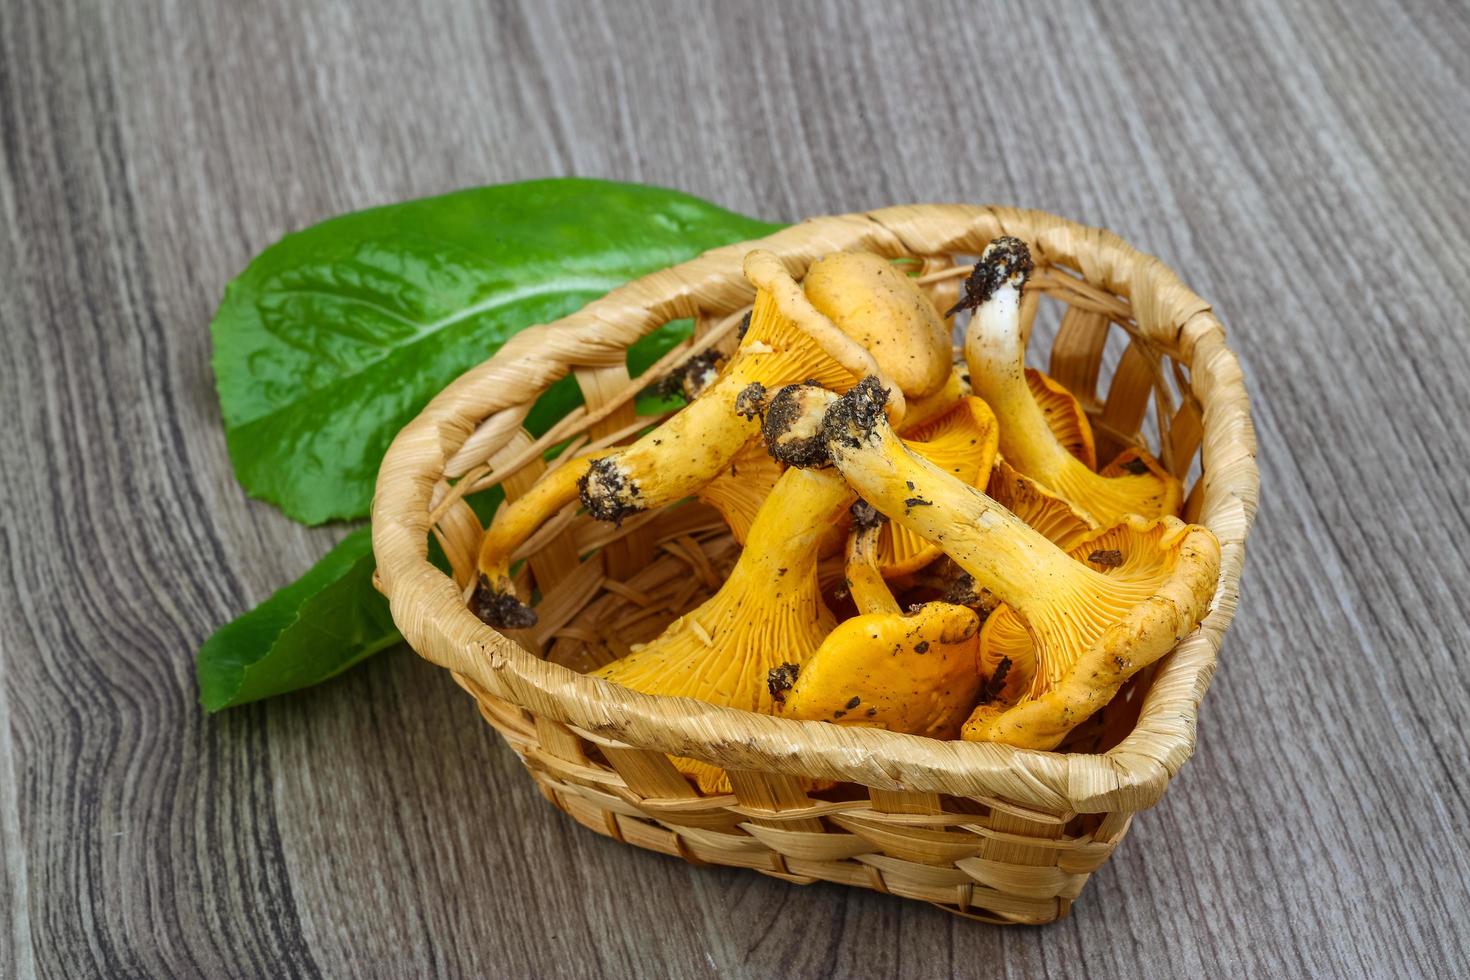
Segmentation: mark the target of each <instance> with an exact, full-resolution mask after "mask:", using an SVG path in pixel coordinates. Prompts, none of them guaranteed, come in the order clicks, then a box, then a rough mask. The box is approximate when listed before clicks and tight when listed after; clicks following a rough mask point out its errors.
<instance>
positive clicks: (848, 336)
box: [474, 249, 948, 626]
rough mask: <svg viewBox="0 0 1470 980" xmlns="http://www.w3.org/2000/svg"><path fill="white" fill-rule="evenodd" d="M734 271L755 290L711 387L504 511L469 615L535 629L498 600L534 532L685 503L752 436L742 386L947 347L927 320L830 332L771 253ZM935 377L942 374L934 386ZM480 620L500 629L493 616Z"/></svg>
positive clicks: (842, 377)
mask: <svg viewBox="0 0 1470 980" xmlns="http://www.w3.org/2000/svg"><path fill="white" fill-rule="evenodd" d="M744 269H745V276H746V278H747V279H749V280H750V282H751V283H752V284H753V285H755V287H756V298H755V305H754V307H753V308H752V310H751V317H750V324H749V326H748V327H747V329H746V331H745V335H744V337H742V338H741V341H740V345H739V347H737V348H736V350H735V353H734V354H733V355H731V357H730V359H729V360H728V361H727V362H726V363H725V365H724V366H723V368H721V369H720V371H719V373H718V375H717V376H716V377H715V379H714V380H713V381H712V382H710V383H708V384H707V385H706V386H705V387H704V388H703V390H702V391H700V393H699V395H698V396H697V397H696V398H695V399H694V400H693V401H691V402H690V403H689V404H688V405H687V406H685V407H684V409H683V410H681V411H680V412H678V413H677V414H675V415H674V416H673V417H672V418H670V419H669V420H668V421H667V422H665V423H664V424H663V425H660V426H659V427H658V428H656V429H654V430H653V431H651V432H648V433H647V434H645V435H644V436H642V437H641V438H640V439H638V440H637V441H636V442H634V443H633V444H632V445H630V446H625V447H620V448H617V449H613V450H608V451H603V452H600V453H595V454H590V455H588V456H585V457H582V458H580V459H576V460H573V461H571V462H569V463H567V464H566V465H564V466H563V467H561V468H560V469H558V470H557V471H556V473H554V474H552V478H551V479H549V480H548V481H546V483H545V486H540V485H538V487H537V488H533V490H532V491H531V492H529V493H527V494H526V495H524V496H522V497H520V498H518V499H517V500H515V501H513V502H512V503H510V504H508V505H506V506H505V507H503V508H502V509H501V511H500V512H499V513H498V514H496V516H495V520H494V521H493V522H492V523H491V526H490V528H489V530H488V531H486V533H485V538H484V540H483V542H482V543H481V546H480V560H479V568H480V579H481V581H480V585H479V587H478V589H477V592H476V595H477V597H478V598H477V600H476V601H475V603H474V606H475V608H476V609H477V611H479V610H485V611H491V612H495V611H503V612H508V613H513V614H514V617H515V619H516V621H517V622H523V621H525V620H526V619H530V621H531V622H534V618H533V617H534V614H533V613H529V611H528V610H527V608H526V607H525V606H523V605H520V604H518V602H514V603H513V602H508V601H507V599H506V597H510V598H511V599H514V588H513V586H512V584H511V580H510V574H509V572H510V562H511V557H512V555H513V554H514V553H515V550H516V548H518V547H520V545H521V544H522V543H523V542H524V541H525V540H526V539H527V538H528V537H529V536H530V535H531V534H532V533H533V532H534V531H535V529H536V528H538V527H540V526H541V525H542V524H543V523H544V522H545V521H546V520H547V519H548V518H549V517H551V516H552V515H553V514H555V513H556V512H557V511H558V510H560V509H561V508H563V507H565V506H566V505H568V504H570V503H571V502H572V500H573V499H575V498H576V497H578V496H580V498H581V500H582V503H583V505H584V506H586V508H587V510H588V512H589V513H590V514H591V515H592V516H593V517H596V518H598V519H599V520H610V521H617V520H621V519H622V518H624V517H626V516H628V515H629V514H633V513H637V512H638V511H641V510H646V509H648V508H650V507H658V506H662V505H663V504H666V503H670V502H672V501H674V500H678V499H679V498H681V497H686V496H689V495H690V494H692V493H694V492H695V491H696V490H698V489H699V488H700V487H701V486H704V485H705V484H706V483H708V482H709V481H710V480H711V479H713V478H714V477H715V476H716V475H717V474H719V473H720V472H721V471H722V470H724V469H725V468H726V467H727V466H728V465H729V464H730V462H731V460H732V459H733V458H734V457H735V456H736V454H737V453H738V452H739V451H740V449H741V447H742V446H745V445H746V444H747V442H748V440H749V438H750V437H751V436H752V435H754V434H755V430H756V424H755V419H756V417H757V416H758V414H759V409H760V400H759V399H751V398H749V396H748V394H747V398H746V399H744V400H742V398H741V395H742V394H743V393H748V392H749V391H750V390H752V387H751V386H752V385H755V386H756V389H755V390H757V391H758V390H759V389H760V387H761V386H770V387H772V388H775V387H776V386H778V385H783V384H789V383H794V382H797V381H804V380H813V381H816V382H817V383H819V384H822V385H825V386H826V387H828V388H832V389H834V390H837V391H845V390H847V389H848V388H849V387H851V386H852V385H853V384H854V383H856V381H857V380H858V379H859V378H861V377H863V376H865V375H868V374H877V375H879V376H881V377H884V378H887V377H888V373H887V368H888V366H895V367H903V368H908V367H909V366H910V361H911V359H917V360H918V361H921V362H924V363H927V362H928V360H930V359H932V358H930V357H929V355H928V354H927V353H925V352H926V351H927V349H928V348H929V347H930V346H933V345H934V344H935V343H938V344H940V345H941V349H942V350H943V351H945V352H947V351H948V340H947V338H945V337H939V338H938V339H937V340H936V338H935V336H934V334H933V325H932V323H930V322H929V321H928V320H927V319H925V318H924V317H921V316H916V315H915V316H907V317H901V316H893V317H888V318H886V319H883V320H882V321H881V322H874V321H873V320H871V319H869V318H868V315H867V314H865V313H864V311H862V310H860V309H844V310H843V311H842V313H843V320H842V322H841V323H834V322H833V321H832V320H830V319H828V318H827V317H826V316H825V315H823V314H822V313H821V312H819V311H818V310H817V309H816V308H815V307H814V306H813V305H812V303H811V302H810V301H809V300H808V299H807V297H806V295H805V293H803V291H802V288H801V286H799V285H798V284H797V283H796V281H795V280H794V279H793V278H792V277H791V274H790V273H789V272H788V271H787V269H786V267H785V266H784V265H783V264H782V263H781V261H780V260H779V259H778V258H777V257H776V256H775V255H773V254H772V253H770V252H767V251H764V250H760V249H757V250H755V251H752V252H751V253H750V254H748V255H747V256H746V257H745V265H744ZM894 275H897V273H894ZM900 279H903V277H901V276H900ZM845 281H846V282H847V283H848V284H849V286H850V288H852V289H853V290H856V291H861V290H862V289H865V288H866V289H869V290H871V291H877V290H879V289H880V288H886V287H884V286H883V284H882V283H879V284H877V285H874V284H873V283H870V282H866V281H865V280H864V279H863V277H862V276H860V275H856V274H849V275H847V276H846V280H845ZM904 282H905V283H906V282H907V280H904ZM914 288H915V289H916V288H917V287H914ZM920 298H921V299H923V297H922V295H920ZM925 302H926V303H927V302H928V301H927V300H925ZM880 305H881V304H880ZM931 311H932V307H931ZM856 337H860V338H862V340H863V341H864V342H874V341H881V344H879V345H878V346H877V347H876V348H875V349H877V350H881V351H882V356H877V357H875V355H874V354H873V353H870V352H869V351H868V350H867V349H866V348H865V347H864V346H863V344H862V343H860V342H859V341H858V340H857V339H854V338H856ZM944 357H947V354H942V355H941V358H944ZM916 376H917V377H919V378H920V381H922V382H923V386H924V387H923V390H926V391H927V390H930V387H931V386H930V383H929V381H928V378H927V376H922V375H921V374H920V375H916ZM943 380H944V379H943V377H942V376H941V377H940V378H939V379H938V384H934V385H932V387H935V388H937V387H938V386H939V384H942V383H943ZM898 390H899V391H902V389H901V388H900V389H898ZM902 403H903V398H902V395H901V394H895V405H894V411H895V413H896V414H898V415H901V414H902V411H903V409H902ZM486 621H487V622H489V623H490V625H492V626H506V625H508V622H506V621H504V620H503V619H500V620H497V619H496V618H493V617H492V618H490V619H487V620H486Z"/></svg>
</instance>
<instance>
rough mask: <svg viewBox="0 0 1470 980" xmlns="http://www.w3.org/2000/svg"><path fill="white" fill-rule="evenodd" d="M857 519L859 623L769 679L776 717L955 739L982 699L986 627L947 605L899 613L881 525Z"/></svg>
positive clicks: (851, 554)
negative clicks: (882, 551)
mask: <svg viewBox="0 0 1470 980" xmlns="http://www.w3.org/2000/svg"><path fill="white" fill-rule="evenodd" d="M853 509H854V519H855V526H854V529H853V533H852V536H851V538H849V545H848V561H847V579H848V587H849V589H850V591H851V593H852V598H853V601H854V602H855V603H856V605H857V608H858V613H859V615H857V616H854V617H853V618H851V619H848V620H844V621H843V622H842V623H839V624H838V626H837V628H836V629H834V630H833V631H832V632H831V633H829V634H828V635H827V638H826V639H825V640H823V641H822V645H821V646H820V647H819V648H818V649H817V651H816V653H814V654H813V655H812V656H811V659H809V660H808V661H807V662H806V664H805V665H802V666H798V665H796V664H790V663H785V664H782V665H781V666H780V667H778V668H776V669H775V670H773V671H772V672H771V675H770V678H769V679H768V683H769V685H770V687H771V693H772V695H773V696H774V697H776V699H777V700H778V701H779V702H781V705H780V707H779V708H778V709H777V713H778V714H781V715H784V716H785V717H787V718H796V719H802V720H808V721H829V722H833V723H835V724H847V725H860V726H864V727H869V728H884V729H887V730H888V731H892V732H905V733H907V734H910V735H927V736H930V737H931V738H946V739H948V738H957V737H958V736H959V734H960V727H961V726H962V725H963V724H964V722H965V719H966V717H967V716H968V715H969V714H970V710H971V708H972V707H973V706H974V704H975V698H976V695H977V694H978V692H979V690H980V679H981V678H980V671H979V667H978V664H977V662H976V653H977V648H978V645H979V643H978V641H979V630H980V618H979V617H978V616H977V615H975V613H974V611H973V610H970V609H966V608H965V607H964V606H959V605H953V604H950V603H947V602H926V603H924V604H923V605H921V606H917V607H915V608H913V609H912V610H911V611H910V612H909V614H907V615H905V614H904V613H902V612H900V610H899V607H898V602H897V601H896V600H895V599H894V598H893V593H892V592H890V591H889V589H888V584H887V582H885V581H884V579H883V576H882V574H881V573H880V571H879V568H878V556H877V548H876V545H877V541H878V532H879V531H880V530H881V527H882V517H881V515H880V514H878V513H877V512H876V511H874V510H873V509H872V508H871V507H869V506H868V505H867V504H865V503H864V502H862V501H859V502H858V503H857V504H854V505H853ZM787 688H789V690H786V689H787Z"/></svg>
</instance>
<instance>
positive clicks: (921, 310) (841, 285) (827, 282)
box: [802, 252, 950, 397]
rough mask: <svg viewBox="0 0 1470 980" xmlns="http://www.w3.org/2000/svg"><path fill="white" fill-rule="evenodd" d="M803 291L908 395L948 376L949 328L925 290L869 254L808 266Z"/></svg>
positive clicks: (926, 391)
mask: <svg viewBox="0 0 1470 980" xmlns="http://www.w3.org/2000/svg"><path fill="white" fill-rule="evenodd" d="M802 289H803V291H804V292H805V293H806V296H807V299H809V300H810V301H811V304H812V306H814V307H816V308H817V309H818V310H820V311H821V312H822V313H824V314H826V316H827V317H828V318H829V319H830V320H831V321H832V322H833V323H835V324H836V325H837V327H838V329H840V330H841V331H842V332H843V333H845V334H847V335H848V336H849V337H851V338H852V339H853V340H855V341H857V342H858V343H859V344H861V345H862V346H863V347H864V348H866V349H867V350H868V351H869V352H870V353H872V355H873V358H874V360H876V361H877V362H878V368H879V370H880V371H881V372H882V373H883V374H884V375H885V376H886V377H887V378H888V379H889V380H891V381H892V382H893V383H894V384H896V385H898V387H899V389H900V390H901V391H902V392H903V393H904V394H905V395H907V396H914V397H921V396H924V395H930V394H933V393H934V392H936V391H938V390H940V389H941V388H942V387H943V386H944V383H945V381H946V379H947V378H948V377H949V370H950V355H949V350H950V341H949V336H950V335H949V327H948V326H947V325H946V324H945V322H944V320H943V318H941V317H940V315H939V311H938V310H936V309H935V308H934V304H933V303H931V302H930V301H929V297H927V296H925V295H924V291H923V290H922V289H921V288H920V287H919V284H918V283H917V282H915V281H914V280H913V279H912V278H910V277H909V276H906V275H904V274H903V273H902V272H899V271H898V270H897V269H895V268H894V267H893V263H891V262H889V261H888V260H887V259H885V258H883V257H881V256H878V255H874V254H872V253H871V252H833V253H831V254H829V255H824V256H822V257H821V258H819V259H817V261H815V262H813V263H812V264H811V267H810V268H808V269H807V271H806V276H805V277H804V278H803V280H802Z"/></svg>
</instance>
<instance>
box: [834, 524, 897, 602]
mask: <svg viewBox="0 0 1470 980" xmlns="http://www.w3.org/2000/svg"><path fill="white" fill-rule="evenodd" d="M852 512H853V513H852V516H853V527H852V533H851V534H849V535H848V538H847V567H846V570H845V574H846V576H847V591H848V593H849V594H850V595H851V596H852V601H853V604H854V605H855V606H857V611H858V613H859V614H867V613H885V614H889V615H895V616H896V615H898V613H899V612H900V611H901V610H900V609H899V606H898V600H897V599H895V598H893V590H892V589H890V588H889V587H888V582H887V580H885V579H884V578H883V572H882V570H881V564H880V560H879V556H878V538H879V535H881V534H882V533H883V520H884V518H883V515H882V514H880V513H878V511H877V510H876V509H874V508H873V507H872V506H871V505H869V504H866V503H864V502H863V501H861V500H860V501H858V502H857V503H855V504H853V505H852Z"/></svg>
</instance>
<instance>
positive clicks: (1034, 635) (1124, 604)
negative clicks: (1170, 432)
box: [964, 516, 1220, 748]
mask: <svg viewBox="0 0 1470 980" xmlns="http://www.w3.org/2000/svg"><path fill="white" fill-rule="evenodd" d="M1069 554H1070V556H1071V558H1072V559H1073V560H1074V561H1076V562H1077V563H1078V565H1079V566H1081V567H1087V568H1089V569H1092V570H1093V573H1094V574H1097V575H1099V576H1101V577H1103V578H1105V579H1106V580H1107V582H1108V584H1109V588H1108V590H1107V591H1105V592H1104V591H1099V592H1097V593H1095V594H1090V595H1086V594H1085V595H1082V596H1079V597H1076V598H1075V599H1074V600H1073V607H1072V611H1071V614H1070V615H1069V616H1067V617H1065V618H1064V619H1058V620H1056V621H1055V622H1053V623H1052V624H1051V629H1052V630H1054V631H1055V630H1061V631H1065V633H1066V634H1067V635H1066V636H1064V637H1060V636H1057V635H1051V636H1046V637H1041V636H1040V634H1039V632H1038V630H1037V629H1036V627H1035V626H1033V625H1031V624H1029V623H1027V622H1026V620H1025V619H1024V618H1023V617H1022V616H1021V615H1020V614H1019V613H1017V612H1016V610H1015V609H1013V608H1012V607H1010V606H1007V605H1002V606H1000V607H998V608H997V609H996V610H995V611H994V612H993V613H992V614H991V615H990V617H989V618H988V619H987V620H986V622H985V627H984V629H983V630H982V631H981V639H980V670H981V672H982V673H984V674H985V675H986V676H990V677H993V676H994V674H995V672H996V670H997V668H999V667H1000V666H1001V664H1002V663H1003V662H1005V663H1006V664H1007V667H1006V670H1005V683H1004V684H1003V685H997V690H996V692H995V697H994V699H993V700H992V701H991V703H989V704H983V705H981V706H979V707H978V708H976V709H975V713H974V714H973V715H972V716H971V718H970V719H969V721H967V722H966V724H965V731H964V737H965V738H966V739H971V740H977V741H996V742H1007V743H1009V744H1012V745H1020V746H1023V747H1029V748H1052V747H1054V746H1055V745H1056V744H1057V743H1058V742H1060V741H1061V740H1062V738H1063V737H1064V736H1065V735H1066V733H1067V732H1068V731H1070V730H1071V729H1072V728H1073V727H1075V726H1076V725H1077V724H1078V723H1079V722H1081V721H1082V720H1084V719H1086V718H1088V717H1089V716H1091V715H1092V713H1093V712H1094V711H1096V710H1097V709H1098V708H1100V707H1102V706H1103V705H1104V704H1106V703H1107V702H1108V701H1109V700H1110V699H1111V698H1112V697H1113V695H1114V694H1116V693H1117V692H1118V689H1119V688H1120V687H1122V686H1123V683H1124V682H1125V681H1126V680H1128V678H1130V677H1132V676H1133V675H1134V674H1135V673H1137V672H1138V671H1139V670H1141V669H1143V668H1144V667H1146V666H1148V665H1149V664H1151V663H1153V662H1154V661H1155V660H1157V659H1158V658H1159V657H1161V656H1163V655H1164V654H1165V653H1168V652H1169V651H1170V650H1171V649H1173V648H1174V645H1175V644H1176V643H1178V642H1179V640H1181V639H1183V638H1184V637H1185V636H1186V635H1187V634H1188V633H1189V632H1190V631H1192V630H1193V628H1194V626H1195V624H1196V623H1198V621H1199V620H1200V619H1201V618H1202V617H1203V616H1204V613H1205V611H1206V609H1207V607H1208V603H1209V599H1210V596H1211V595H1212V594H1213V592H1214V589H1215V582H1216V579H1217V578H1218V576H1219V565H1220V548H1219V544H1218V542H1217V541H1216V540H1215V536H1214V535H1213V534H1211V533H1210V532H1209V531H1208V530H1206V529H1205V528H1202V527H1199V526H1197V525H1191V524H1185V523H1184V522H1183V521H1181V520H1179V519H1178V518H1176V517H1163V518H1159V519H1156V520H1151V521H1150V520H1145V519H1144V518H1141V517H1137V516H1133V517H1129V518H1128V519H1127V520H1125V521H1124V522H1123V523H1122V524H1119V525H1117V526H1116V527H1112V528H1108V529H1107V530H1104V531H1099V532H1096V533H1094V534H1092V535H1090V536H1089V537H1088V538H1087V539H1086V540H1084V541H1082V542H1081V543H1079V544H1078V545H1076V546H1075V547H1074V548H1072V549H1071V551H1070V553H1069Z"/></svg>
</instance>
